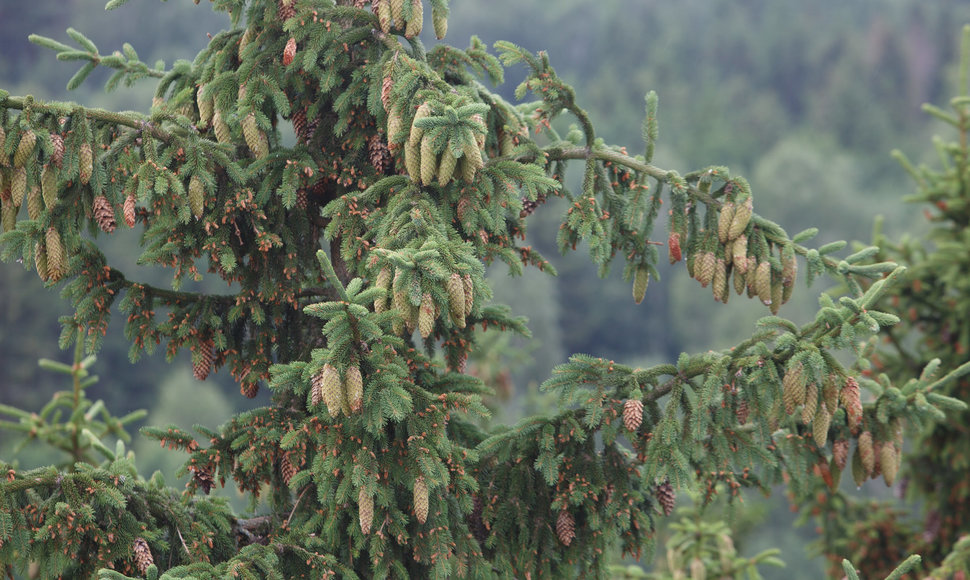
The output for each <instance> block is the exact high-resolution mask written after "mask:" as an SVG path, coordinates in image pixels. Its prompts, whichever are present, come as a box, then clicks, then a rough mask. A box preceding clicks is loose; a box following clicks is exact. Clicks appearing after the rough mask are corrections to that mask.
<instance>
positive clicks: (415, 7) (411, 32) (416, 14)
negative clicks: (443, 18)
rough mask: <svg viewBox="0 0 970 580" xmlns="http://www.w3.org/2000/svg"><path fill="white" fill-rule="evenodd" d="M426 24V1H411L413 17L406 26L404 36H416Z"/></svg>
mask: <svg viewBox="0 0 970 580" xmlns="http://www.w3.org/2000/svg"><path fill="white" fill-rule="evenodd" d="M423 26H424V2H423V0H412V1H411V19H410V20H408V22H407V26H405V27H404V38H414V37H415V36H418V35H420V34H421V28H422V27H423Z"/></svg>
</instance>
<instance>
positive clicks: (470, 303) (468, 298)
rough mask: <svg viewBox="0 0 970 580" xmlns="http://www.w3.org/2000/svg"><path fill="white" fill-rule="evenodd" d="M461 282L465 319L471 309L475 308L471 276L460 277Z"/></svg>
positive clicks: (473, 286) (473, 284)
mask: <svg viewBox="0 0 970 580" xmlns="http://www.w3.org/2000/svg"><path fill="white" fill-rule="evenodd" d="M461 281H462V284H463V285H464V286H465V316H466V317H467V316H469V315H470V314H471V313H472V308H473V307H474V306H475V283H474V282H472V275H471V274H465V275H464V276H462V278H461Z"/></svg>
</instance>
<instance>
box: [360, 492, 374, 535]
mask: <svg viewBox="0 0 970 580" xmlns="http://www.w3.org/2000/svg"><path fill="white" fill-rule="evenodd" d="M357 515H358V517H359V518H360V531H361V532H363V533H364V535H365V536H366V535H367V534H369V533H370V526H371V522H372V521H373V520H374V496H372V495H371V494H369V493H367V491H366V490H365V489H364V488H360V493H359V494H357Z"/></svg>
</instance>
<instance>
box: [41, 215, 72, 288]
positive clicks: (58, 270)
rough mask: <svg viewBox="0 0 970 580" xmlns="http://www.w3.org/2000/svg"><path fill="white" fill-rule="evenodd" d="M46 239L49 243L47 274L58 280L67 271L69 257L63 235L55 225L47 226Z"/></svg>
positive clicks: (55, 280) (53, 279)
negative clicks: (62, 239) (67, 257)
mask: <svg viewBox="0 0 970 580" xmlns="http://www.w3.org/2000/svg"><path fill="white" fill-rule="evenodd" d="M44 241H45V242H46V243H47V275H48V277H49V278H50V279H51V280H52V281H54V282H57V281H58V280H60V279H61V278H62V277H63V276H64V274H65V273H66V271H67V259H66V256H65V255H64V245H63V244H62V243H61V235H60V234H59V233H58V232H57V230H55V229H54V228H53V227H49V228H47V232H46V234H45V238H44Z"/></svg>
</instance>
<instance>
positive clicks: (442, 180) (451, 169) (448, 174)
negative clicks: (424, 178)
mask: <svg viewBox="0 0 970 580" xmlns="http://www.w3.org/2000/svg"><path fill="white" fill-rule="evenodd" d="M457 166H458V159H457V158H456V157H455V156H454V154H452V152H451V149H450V148H449V147H445V150H444V151H443V152H442V153H441V163H440V164H439V165H438V185H440V186H441V187H444V186H446V185H448V183H450V182H451V178H452V176H454V173H455V167H457Z"/></svg>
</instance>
